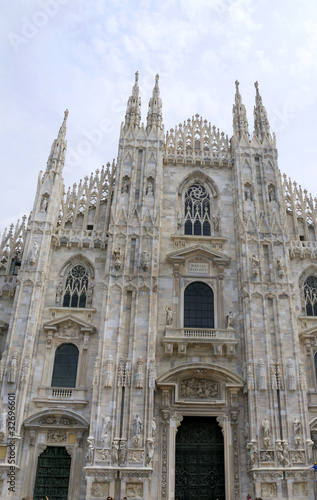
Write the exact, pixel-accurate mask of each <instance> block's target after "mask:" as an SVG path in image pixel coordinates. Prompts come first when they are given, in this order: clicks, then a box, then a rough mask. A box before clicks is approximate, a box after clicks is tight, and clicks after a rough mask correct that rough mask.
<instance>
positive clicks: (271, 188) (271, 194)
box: [269, 185, 276, 201]
mask: <svg viewBox="0 0 317 500" xmlns="http://www.w3.org/2000/svg"><path fill="white" fill-rule="evenodd" d="M269 201H276V195H275V188H274V186H272V185H270V186H269Z"/></svg>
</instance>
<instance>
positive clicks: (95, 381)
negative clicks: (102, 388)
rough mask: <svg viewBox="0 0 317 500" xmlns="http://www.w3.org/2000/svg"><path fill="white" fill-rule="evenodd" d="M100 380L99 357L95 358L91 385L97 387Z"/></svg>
mask: <svg viewBox="0 0 317 500" xmlns="http://www.w3.org/2000/svg"><path fill="white" fill-rule="evenodd" d="M99 380H100V357H99V356H96V360H95V366H94V375H93V381H92V385H99Z"/></svg>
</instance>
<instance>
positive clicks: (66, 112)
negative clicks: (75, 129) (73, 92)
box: [64, 109, 69, 120]
mask: <svg viewBox="0 0 317 500" xmlns="http://www.w3.org/2000/svg"><path fill="white" fill-rule="evenodd" d="M68 113H69V111H68V109H65V111H64V120H67V117H68Z"/></svg>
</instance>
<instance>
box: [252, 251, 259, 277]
mask: <svg viewBox="0 0 317 500" xmlns="http://www.w3.org/2000/svg"><path fill="white" fill-rule="evenodd" d="M251 263H252V275H253V276H257V275H258V274H259V267H260V259H259V257H258V255H254V254H253V256H252V258H251Z"/></svg>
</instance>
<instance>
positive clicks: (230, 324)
mask: <svg viewBox="0 0 317 500" xmlns="http://www.w3.org/2000/svg"><path fill="white" fill-rule="evenodd" d="M234 317H235V314H232V312H231V311H229V312H228V313H227V315H226V321H227V330H233V320H234Z"/></svg>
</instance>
